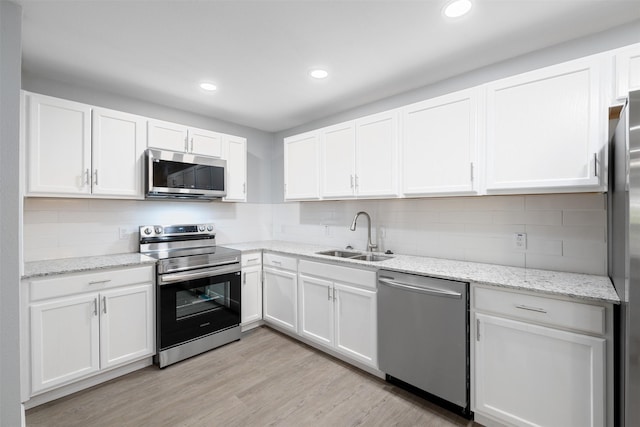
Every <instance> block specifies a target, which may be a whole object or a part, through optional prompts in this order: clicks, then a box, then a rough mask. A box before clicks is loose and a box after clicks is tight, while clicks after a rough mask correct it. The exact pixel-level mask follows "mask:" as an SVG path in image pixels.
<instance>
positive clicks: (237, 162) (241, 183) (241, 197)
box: [222, 135, 247, 202]
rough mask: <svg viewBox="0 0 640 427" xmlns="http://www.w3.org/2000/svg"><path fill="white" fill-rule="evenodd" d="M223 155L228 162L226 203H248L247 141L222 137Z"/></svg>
mask: <svg viewBox="0 0 640 427" xmlns="http://www.w3.org/2000/svg"><path fill="white" fill-rule="evenodd" d="M222 141H223V143H222V145H223V155H222V157H223V158H224V159H225V160H226V161H227V195H226V197H224V199H223V200H224V201H225V202H246V201H247V139H246V138H241V137H239V136H232V135H223V136H222Z"/></svg>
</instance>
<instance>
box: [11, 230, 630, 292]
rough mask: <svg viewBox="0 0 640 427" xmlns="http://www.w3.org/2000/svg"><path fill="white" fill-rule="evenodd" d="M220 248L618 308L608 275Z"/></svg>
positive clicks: (90, 260) (29, 266)
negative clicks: (450, 281)
mask: <svg viewBox="0 0 640 427" xmlns="http://www.w3.org/2000/svg"><path fill="white" fill-rule="evenodd" d="M221 246H224V247H228V248H232V249H236V250H239V251H241V252H252V251H263V250H264V251H269V252H276V253H281V254H284V255H291V256H297V257H305V258H307V259H315V260H318V261H325V262H331V263H334V264H339V265H345V266H351V267H359V268H371V269H386V270H392V271H397V272H402V273H413V274H424V275H428V276H432V277H438V278H442V279H450V280H461V281H469V282H474V283H477V284H481V285H488V286H494V287H499V288H504V289H513V290H522V291H530V292H535V293H540V294H547V295H555V296H564V297H570V298H575V299H579V300H585V301H593V302H605V303H612V304H619V303H620V298H619V297H618V294H617V293H616V290H615V288H614V287H613V284H612V283H611V280H610V279H609V278H608V277H606V276H596V275H590V274H581V273H565V272H559V271H550V270H538V269H531V268H522V267H511V266H504V265H497V264H484V263H478V262H469V261H456V260H449V259H441V258H430V257H423V256H415V255H402V254H393V255H392V257H393V258H391V259H389V260H385V261H379V262H370V261H359V260H350V259H344V258H336V257H331V256H326V255H318V254H317V253H316V252H320V251H324V250H335V249H336V247H335V246H326V245H314V244H307V243H296V242H285V241H277V240H263V241H252V242H241V243H234V244H221ZM155 262H156V260H155V259H154V258H151V257H147V256H145V255H142V254H139V253H126V254H114V255H102V256H90V257H79V258H64V259H57V260H44V261H31V262H27V263H25V269H24V270H25V271H24V274H23V276H22V279H31V278H38V277H46V276H53V275H58V274H68V273H77V272H88V271H95V270H102V269H110V268H118V267H129V266H136V265H147V264H154V263H155Z"/></svg>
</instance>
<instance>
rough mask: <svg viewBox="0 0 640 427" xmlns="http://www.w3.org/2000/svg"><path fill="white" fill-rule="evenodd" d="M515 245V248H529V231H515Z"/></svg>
mask: <svg viewBox="0 0 640 427" xmlns="http://www.w3.org/2000/svg"><path fill="white" fill-rule="evenodd" d="M513 247H514V248H515V249H520V250H524V249H527V233H515V234H514V235H513Z"/></svg>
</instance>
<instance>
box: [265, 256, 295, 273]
mask: <svg viewBox="0 0 640 427" xmlns="http://www.w3.org/2000/svg"><path fill="white" fill-rule="evenodd" d="M262 264H263V265H265V266H267V265H268V266H272V267H277V268H284V269H285V270H291V271H297V270H298V260H297V259H296V258H291V257H288V256H282V255H276V254H271V253H265V254H264V255H263V256H262Z"/></svg>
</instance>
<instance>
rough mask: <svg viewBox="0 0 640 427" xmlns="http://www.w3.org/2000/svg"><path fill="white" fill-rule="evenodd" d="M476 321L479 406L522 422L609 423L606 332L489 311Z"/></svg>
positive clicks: (507, 420)
mask: <svg viewBox="0 0 640 427" xmlns="http://www.w3.org/2000/svg"><path fill="white" fill-rule="evenodd" d="M476 321H477V323H476V326H477V327H479V331H478V333H477V334H476V342H475V411H476V412H481V413H484V414H487V415H490V416H492V417H493V418H496V419H498V420H502V421H504V422H505V423H507V424H510V425H516V426H541V425H544V426H550V427H551V426H558V427H571V426H575V427H583V426H591V427H596V426H603V425H605V422H606V420H605V386H606V382H605V364H604V363H605V360H604V359H605V340H604V339H603V338H594V337H591V336H587V335H580V334H575V333H571V332H564V331H560V330H557V329H551V328H546V327H542V326H536V325H532V324H527V323H523V322H518V321H514V320H508V319H503V318H500V317H494V316H487V315H483V314H476ZM516 390H517V393H516V392H514V391H516Z"/></svg>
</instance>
